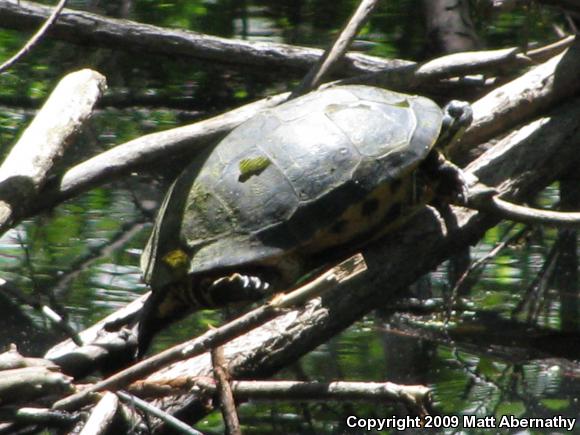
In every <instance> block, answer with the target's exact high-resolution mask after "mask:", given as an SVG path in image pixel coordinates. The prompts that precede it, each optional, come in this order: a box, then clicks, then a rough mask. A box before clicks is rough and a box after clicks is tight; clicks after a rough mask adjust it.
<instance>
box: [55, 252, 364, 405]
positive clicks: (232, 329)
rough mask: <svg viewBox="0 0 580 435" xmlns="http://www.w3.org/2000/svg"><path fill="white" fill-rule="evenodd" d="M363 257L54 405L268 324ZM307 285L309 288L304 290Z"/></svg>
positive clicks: (351, 270)
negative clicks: (283, 310) (284, 310)
mask: <svg viewBox="0 0 580 435" xmlns="http://www.w3.org/2000/svg"><path fill="white" fill-rule="evenodd" d="M363 266H364V259H363V257H362V255H361V254H357V255H355V256H353V257H351V258H349V259H348V260H345V261H343V262H342V263H340V264H339V265H337V266H335V267H334V268H332V269H331V270H329V271H328V272H326V273H325V274H323V275H322V276H321V277H319V278H317V279H316V280H315V281H313V283H316V284H310V283H308V284H306V285H305V286H303V287H300V288H298V289H296V290H294V291H292V292H290V293H288V294H287V295H282V296H277V297H275V298H274V299H273V300H272V301H271V302H270V303H267V304H265V305H262V306H261V307H259V308H256V309H254V310H252V311H250V312H248V313H247V314H244V315H243V316H241V317H239V318H237V319H235V320H233V321H231V322H230V323H227V324H226V325H223V326H221V327H219V328H216V329H213V330H210V331H208V332H206V333H205V334H203V335H201V336H200V337H197V338H194V339H192V340H189V341H186V342H185V343H181V344H179V345H177V346H174V347H172V348H170V349H167V350H165V351H163V352H161V353H158V354H156V355H154V356H152V357H150V358H148V359H146V360H143V361H140V362H138V363H137V364H135V365H133V366H131V367H129V368H127V369H125V370H122V371H121V372H119V373H116V374H114V375H112V376H110V377H109V378H107V379H104V380H102V381H100V382H98V383H96V384H95V385H93V386H91V387H89V388H87V389H85V390H83V391H82V392H79V393H76V394H73V395H71V396H69V397H66V398H64V399H62V400H59V401H58V402H56V403H55V404H54V408H55V409H68V410H70V409H75V408H77V407H79V406H82V405H84V404H85V403H86V402H87V401H89V400H91V396H92V395H93V393H95V392H97V391H102V390H105V389H108V390H117V389H119V388H123V387H124V386H126V385H128V384H129V383H131V382H133V381H135V380H136V379H139V378H140V377H143V376H146V375H148V374H150V373H153V372H154V371H156V370H159V369H160V368H162V367H165V366H167V365H169V364H171V363H174V362H176V361H180V360H183V359H186V358H191V357H193V356H196V355H200V354H202V353H204V352H207V351H208V350H209V349H211V348H213V347H216V346H219V345H222V344H224V343H226V342H228V341H230V340H232V339H233V338H235V337H238V336H239V335H242V334H244V333H246V332H248V331H250V330H252V329H254V328H256V327H257V326H259V325H262V324H264V323H266V322H267V321H269V320H272V319H273V318H275V317H276V316H278V315H279V314H280V313H281V312H282V309H285V308H290V307H293V306H296V305H299V304H302V303H304V302H306V301H307V300H309V299H311V298H313V297H316V296H319V295H320V294H322V293H323V292H325V291H326V290H328V289H329V287H330V286H331V285H329V283H337V282H344V281H346V280H348V279H350V278H353V277H355V276H356V275H358V274H359V273H361V272H362V271H364V270H366V267H363ZM304 288H306V290H304Z"/></svg>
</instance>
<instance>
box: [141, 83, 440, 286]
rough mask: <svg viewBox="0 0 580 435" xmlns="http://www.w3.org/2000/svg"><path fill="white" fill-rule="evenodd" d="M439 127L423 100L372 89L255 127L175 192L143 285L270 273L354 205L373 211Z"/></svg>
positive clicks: (292, 106) (337, 94) (147, 256)
mask: <svg viewBox="0 0 580 435" xmlns="http://www.w3.org/2000/svg"><path fill="white" fill-rule="evenodd" d="M441 121H442V112H441V109H440V108H439V107H438V106H437V105H436V104H435V103H434V102H433V101H431V100H429V99H427V98H424V97H419V96H411V95H405V94H400V93H396V92H392V91H388V90H384V89H379V88H374V87H369V86H336V87H332V88H328V89H325V90H322V91H317V92H313V93H310V94H308V95H305V96H302V97H299V98H296V99H295V100H292V101H290V102H288V103H285V104H282V105H280V106H278V107H276V108H273V109H270V110H268V111H265V112H263V113H261V114H259V115H257V116H255V117H254V118H252V119H250V120H248V121H247V122H245V123H243V124H242V125H240V126H239V127H237V128H236V129H234V130H233V131H232V132H231V133H230V134H229V135H228V136H227V137H226V138H224V139H223V140H222V141H221V142H220V143H219V144H218V145H217V146H215V147H214V148H213V149H211V150H208V151H207V152H205V153H204V154H203V155H200V156H199V157H198V158H197V159H196V160H195V161H194V162H193V163H192V164H190V166H189V167H188V168H186V170H185V171H184V172H183V173H182V174H181V175H180V176H179V178H178V179H177V180H176V181H175V183H174V184H173V185H172V187H171V189H170V191H169V192H168V194H167V197H166V198H165V201H164V203H163V205H162V207H161V210H160V212H159V216H158V218H157V222H156V224H155V228H154V231H153V234H152V236H151V239H150V241H149V244H148V246H147V248H146V249H145V252H144V254H143V258H142V265H143V269H144V274H145V279H146V281H148V282H149V283H150V284H151V285H152V286H153V287H154V288H155V287H157V288H158V287H160V286H163V285H165V284H167V283H169V282H171V281H175V280H178V279H180V278H181V277H183V276H185V275H188V274H195V273H201V272H207V271H213V270H219V269H222V268H235V267H238V266H244V265H248V264H258V265H259V264H262V263H268V264H272V263H275V261H274V262H273V261H272V259H276V258H283V257H284V256H285V255H287V254H288V253H291V252H295V251H297V250H299V249H300V248H301V247H303V246H307V245H308V243H309V241H311V240H312V239H313V237H315V235H316V234H319V233H320V230H321V229H322V228H332V227H333V225H334V227H337V228H338V226H339V225H337V223H338V224H339V223H340V222H338V220H339V219H340V217H341V216H344V215H345V213H346V211H347V209H348V208H349V206H351V205H352V204H357V203H364V204H363V211H365V210H366V211H367V212H372V211H373V210H374V208H376V207H377V204H375V203H374V202H373V201H375V202H377V201H380V197H378V199H373V201H368V200H367V201H366V202H365V199H366V198H369V196H370V195H372V194H373V193H376V192H377V189H378V188H379V187H380V186H387V187H388V186H391V185H393V184H395V183H397V182H398V180H400V179H401V178H402V177H404V176H405V175H407V174H409V173H410V172H411V171H412V170H414V169H415V168H416V167H417V165H418V163H419V162H420V161H421V160H422V159H424V158H425V157H426V156H427V154H428V153H429V151H430V149H431V148H432V147H433V145H434V143H435V142H436V139H437V137H438V135H439V130H440V128H441ZM365 207H366V209H365ZM325 246H326V245H325Z"/></svg>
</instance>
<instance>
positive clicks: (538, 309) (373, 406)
mask: <svg viewBox="0 0 580 435" xmlns="http://www.w3.org/2000/svg"><path fill="white" fill-rule="evenodd" d="M352 3H353V2H305V3H304V4H305V5H306V6H304V8H305V9H304V10H303V15H302V17H301V18H300V22H299V23H298V22H295V21H296V20H297V18H296V17H295V16H294V15H293V14H292V13H291V11H292V9H291V7H290V6H289V5H290V2H280V3H279V4H277V5H270V7H269V8H268V7H266V6H265V5H264V4H263V3H259V2H258V3H252V4H251V5H250V6H251V7H250V8H249V9H248V10H249V17H248V18H247V21H246V24H244V17H243V15H242V16H240V13H239V9H237V8H239V5H238V4H237V3H236V2H231V3H230V2H209V1H207V2H201V1H200V2H169V3H163V5H161V3H156V4H155V5H152V4H151V3H149V2H145V1H138V2H136V3H135V10H134V12H133V15H134V16H135V17H136V18H138V19H141V20H143V21H147V22H151V23H158V24H163V25H167V26H182V27H191V28H194V29H198V30H201V31H208V32H211V33H217V34H223V35H234V36H237V37H244V36H245V37H249V38H251V39H265V40H279V41H282V40H285V41H296V42H298V43H301V44H313V45H324V43H325V42H326V41H327V40H329V39H330V36H331V34H332V30H333V29H336V28H337V27H338V24H337V23H340V22H342V20H344V18H345V16H347V15H348V12H349V11H350V8H351V5H352ZM389 3H390V2H389ZM103 4H104V5H108V6H110V7H111V8H113V9H114V7H113V6H114V5H113V4H109V3H103ZM236 5H237V6H236ZM333 5H334V6H335V7H334V8H333V7H332V6H333ZM225 6H228V7H227V8H226V7H225ZM220 7H221V8H222V9H220ZM412 7H413V5H412V2H399V3H398V5H395V6H393V5H392V4H391V5H390V6H386V7H382V9H380V10H379V11H378V12H377V14H376V15H375V18H374V20H373V22H372V23H371V25H370V26H369V28H368V29H367V32H366V33H365V34H364V35H365V36H364V37H363V38H361V45H364V44H362V43H363V42H366V43H367V44H366V45H365V46H367V47H370V49H371V53H372V54H378V55H385V56H400V57H407V58H413V55H414V54H415V53H419V52H420V50H419V48H420V46H421V44H422V42H423V41H424V35H422V34H421V32H420V31H418V30H417V32H415V33H413V34H412V37H411V38H408V39H410V41H411V42H410V41H409V40H405V41H403V40H404V39H405V38H402V36H401V32H403V30H405V29H406V30H407V31H408V30H409V29H414V28H416V29H419V28H420V27H421V24H420V23H421V22H420V21H418V20H419V18H420V17H419V18H415V19H414V20H408V19H407V20H406V21H404V20H402V18H404V17H408V13H409V10H410V8H412ZM325 8H326V9H325ZM324 11H327V12H326V13H324ZM328 11H332V12H333V13H330V12H328ZM534 13H538V12H537V11H536V12H534ZM112 14H113V15H114V11H113V12H112ZM184 17H189V18H188V19H186V18H184ZM542 17H543V18H544V19H546V17H545V16H543V15H542ZM548 18H551V17H548ZM293 20H294V21H293ZM332 20H334V21H332ZM525 21H526V19H525V18H523V17H522V16H521V15H517V14H514V15H511V16H505V17H501V18H500V19H499V20H497V21H495V24H494V26H488V28H487V30H486V32H487V33H486V37H487V38H488V42H489V45H494V44H495V45H497V46H501V45H510V44H516V43H517V39H518V35H519V33H518V29H520V28H521V26H523V25H524V24H523V23H524V22H525ZM483 24H484V23H483V19H482V24H481V26H482V28H483ZM297 29H299V30H297ZM532 30H533V31H534V32H536V33H537V34H538V35H540V36H541V35H542V32H544V31H545V29H544V28H543V27H541V26H539V27H538V28H534V29H532ZM482 31H483V30H482ZM3 35H4V39H5V40H6V41H8V42H10V44H5V45H4V48H5V49H6V50H8V49H9V48H10V47H12V46H17V40H16V39H17V38H18V37H17V36H16V35H15V34H12V33H7V34H3ZM6 35H8V36H6ZM51 49H52V50H55V48H54V47H52V48H50V47H47V48H43V49H41V50H40V52H39V53H38V55H37V56H38V57H37V58H34V57H32V58H30V59H29V60H28V63H26V64H24V65H23V66H22V67H21V69H22V73H23V74H28V76H26V77H27V79H26V80H27V81H25V80H21V81H19V80H16V79H15V77H14V75H12V76H8V77H3V78H2V80H3V82H2V83H3V86H4V87H3V89H8V88H9V89H14V86H12V87H10V86H9V85H11V84H12V85H13V84H14V83H19V85H20V87H21V88H23V89H25V90H24V91H23V92H24V93H25V94H27V95H28V96H31V97H35V96H36V94H35V92H36V93H37V94H38V96H42V95H45V93H46V89H44V90H43V88H42V87H45V88H47V89H49V88H50V87H49V86H48V84H47V83H50V82H53V81H54V80H56V78H57V77H59V76H60V75H61V74H62V72H63V71H64V70H65V69H67V68H68V69H74V68H75V67H77V66H80V65H81V64H83V62H81V61H79V60H72V59H68V61H69V62H68V64H66V65H67V66H66V67H65V66H62V67H61V66H60V65H59V66H54V67H51V68H50V69H49V71H46V70H41V71H40V72H39V71H38V69H36V68H35V67H34V65H35V61H36V62H40V63H42V62H46V59H47V56H50V55H51V51H50V50H51ZM404 50H406V51H404ZM3 53H4V51H3ZM95 56H97V57H98V56H100V57H101V59H102V58H107V56H110V57H117V60H118V64H117V65H116V66H115V67H113V66H112V64H111V63H110V62H106V61H102V60H101V61H100V62H97V61H94V60H93V61H94V62H95V63H96V65H95V68H97V69H100V70H101V71H103V72H105V73H108V74H107V75H109V74H110V75H111V79H110V83H111V92H112V93H115V92H121V91H122V90H123V89H129V90H130V92H133V93H134V94H133V95H136V94H138V93H139V94H147V92H149V93H150V94H155V95H161V96H162V97H164V98H166V99H165V100H164V101H165V103H166V106H169V107H165V108H164V109H150V108H145V107H141V108H133V109H130V110H127V109H115V108H107V109H106V110H102V111H100V112H99V113H98V114H97V117H96V119H95V121H94V122H93V125H92V131H91V132H90V134H87V135H85V136H84V137H83V138H82V141H79V143H77V144H76V148H73V150H74V156H75V159H80V157H79V156H80V154H81V151H83V152H86V153H88V154H90V153H91V152H96V150H99V149H103V148H106V147H109V146H111V145H114V144H117V143H121V142H123V141H125V140H128V139H130V138H133V137H137V136H139V135H141V134H144V133H147V132H150V131H152V130H161V129H164V128H168V127H171V126H174V125H179V124H180V123H182V122H183V121H184V120H191V119H195V118H196V117H198V116H203V115H205V114H209V113H213V112H215V111H219V110H220V109H224V108H225V107H228V106H230V105H233V104H236V102H241V101H245V99H247V98H252V97H253V96H255V95H259V94H260V93H268V86H270V87H271V86H272V84H273V80H272V78H264V77H260V78H256V77H253V76H244V74H242V73H239V72H231V74H230V72H228V74H227V75H226V74H224V75H219V77H217V78H216V77H215V75H213V74H212V70H211V68H210V69H209V72H208V70H204V69H203V68H198V65H193V66H192V65H185V64H184V63H183V62H169V63H167V64H166V65H165V64H164V65H156V66H155V67H154V66H152V64H147V63H145V62H143V63H140V61H139V60H134V62H133V61H129V60H128V59H127V58H126V57H125V56H124V55H123V54H122V53H116V52H110V51H106V50H105V51H104V52H103V51H101V52H100V53H97V54H95ZM86 59H88V58H86ZM205 67H207V66H205ZM131 68H133V70H131ZM130 71H133V72H132V73H131V74H132V75H130V74H129V72H130ZM119 76H121V77H123V79H122V80H119V78H118V77H119ZM184 77H187V78H184ZM161 80H164V81H163V83H164V85H163V87H161V86H160V83H161ZM21 82H22V83H21ZM35 83H36V85H35ZM41 84H42V86H41ZM35 86H36V87H35ZM38 86H41V88H40V89H39V88H38ZM285 86H291V83H286V84H285ZM216 87H217V88H219V89H220V90H221V91H220V92H217V91H216ZM278 87H279V86H278ZM35 90H36V91H35ZM214 91H215V92H214ZM184 96H185V97H186V98H185V99H183V97H184ZM176 102H178V103H179V105H180V108H179V109H175V108H172V107H171V105H172V104H175V105H177V103H176ZM188 104H189V106H188ZM182 106H185V108H183V107H182ZM200 108H201V109H202V110H201V112H199V110H200ZM31 113H32V112H28V111H26V110H23V111H16V110H12V109H6V110H4V109H3V110H2V112H1V114H0V120H1V121H2V123H0V126H1V129H0V138H1V139H2V144H3V145H4V146H5V149H7V146H8V145H9V144H10V143H12V142H13V140H14V137H15V134H16V133H17V131H19V130H20V129H22V126H23V125H26V120H27V119H28V118H29V116H30V115H31ZM85 145H89V148H88V150H87V149H86V148H85ZM90 150H95V151H90ZM162 169H163V171H161V172H163V173H159V172H160V171H156V172H155V174H154V175H155V177H154V178H153V179H152V177H151V174H150V173H148V172H147V171H144V173H146V175H147V176H146V177H145V176H133V177H129V178H128V179H125V180H123V181H120V182H115V183H113V184H111V185H108V186H105V187H102V188H99V189H95V190H92V191H91V192H89V193H86V194H84V195H82V196H80V197H79V198H77V199H75V200H73V201H70V202H68V203H66V204H64V205H61V206H59V207H57V208H56V209H55V210H53V211H51V212H50V213H47V214H45V215H42V216H39V217H36V218H34V219H30V220H27V221H25V222H23V223H22V224H20V225H19V226H18V227H16V228H15V229H13V230H11V231H9V232H7V233H6V234H5V235H4V236H2V238H0V270H1V271H2V274H1V275H0V277H2V278H3V279H5V280H7V281H9V282H11V283H12V284H13V285H14V286H15V287H17V288H18V289H19V290H20V291H21V292H22V293H23V294H25V295H28V296H30V297H32V298H35V299H36V300H40V301H42V302H44V303H47V304H50V305H51V306H53V308H55V309H56V310H57V311H59V312H60V313H61V314H63V315H65V316H66V317H67V319H68V321H69V323H70V324H71V325H72V326H73V327H75V328H76V329H78V330H81V329H83V328H86V327H87V326H89V325H91V324H92V323H94V322H96V321H98V320H99V319H101V318H102V317H104V316H105V315H107V314H109V313H111V312H113V311H115V310H116V309H118V308H119V307H121V306H123V305H125V304H126V303H128V302H130V301H132V300H133V299H134V298H135V297H136V296H138V295H140V294H142V293H144V292H145V291H146V288H145V287H144V285H143V284H142V283H141V280H140V271H139V268H138V263H139V256H140V254H141V250H142V248H143V246H144V244H145V241H146V239H147V237H148V234H149V231H150V229H151V221H152V217H153V216H154V214H155V210H156V208H157V207H158V205H159V201H160V200H161V198H162V195H163V193H164V190H165V188H166V186H167V182H168V180H170V179H171V178H172V175H175V171H172V169H171V168H170V167H167V168H162ZM556 187H557V186H554V187H553V188H552V189H550V190H548V191H547V192H545V194H544V195H543V197H542V198H541V199H540V202H541V204H542V205H543V206H549V205H551V204H553V203H554V202H555V201H556V199H557V189H556ZM521 230H522V227H521V226H515V227H512V226H511V225H509V224H507V223H504V224H502V225H500V226H498V227H496V228H493V229H491V230H490V231H489V232H488V234H487V235H486V237H485V238H484V239H483V240H482V242H481V243H480V244H479V245H478V246H476V247H475V248H474V249H473V251H472V255H473V258H474V259H477V258H481V257H483V256H484V255H486V254H487V253H488V252H489V251H490V250H491V249H493V248H494V247H495V246H496V245H497V244H498V243H499V242H500V241H501V240H503V239H505V238H506V237H507V236H506V235H510V234H512V235H513V234H515V233H517V232H518V231H521ZM556 237H557V233H556V231H555V230H552V229H542V228H532V229H530V230H529V231H526V232H525V236H522V237H521V238H520V239H519V240H517V241H516V242H514V243H512V244H511V245H510V246H509V247H507V248H506V249H504V250H502V251H501V252H500V253H499V254H498V255H496V256H494V257H493V259H492V260H491V261H490V262H489V263H487V264H486V265H485V266H484V267H483V268H482V269H481V274H480V275H479V276H478V277H477V280H476V281H475V283H474V284H473V287H472V288H471V291H470V292H469V294H468V296H466V298H465V299H464V300H463V303H462V306H461V308H462V309H461V310H457V311H456V312H455V313H454V314H453V315H452V316H451V317H450V318H448V317H447V315H446V314H445V313H446V310H445V309H444V308H443V309H439V310H434V311H433V312H428V313H424V312H423V313H422V314H420V315H419V314H417V313H416V309H413V310H411V309H407V310H401V309H395V308H393V307H383V308H382V309H380V310H378V311H377V312H376V313H371V314H369V315H368V316H367V317H366V318H365V319H362V320H361V321H360V322H358V323H357V324H356V325H354V326H353V327H351V328H349V329H348V330H347V331H346V332H344V333H343V334H341V335H339V336H338V337H336V338H334V339H333V340H331V341H329V342H328V343H325V344H324V345H321V346H320V347H319V348H317V349H316V350H314V351H313V352H311V353H310V354H308V355H307V356H305V357H304V358H302V360H301V361H300V362H299V363H297V364H296V365H295V366H294V367H290V368H288V369H286V370H285V371H284V372H283V373H281V374H280V377H283V378H288V379H295V378H300V379H303V378H306V379H311V380H320V381H331V380H338V379H344V380H361V381H383V380H384V381H391V382H397V383H404V384H423V385H427V386H429V387H431V388H432V390H433V396H432V399H433V400H432V402H433V403H432V406H433V410H432V411H434V412H435V413H438V414H440V415H441V416H459V417H461V420H460V421H461V422H463V420H462V418H463V416H464V415H474V416H477V417H482V418H483V417H485V416H492V417H497V418H498V419H499V418H500V417H502V416H510V415H513V416H515V417H518V418H522V419H526V418H531V417H533V418H539V417H543V418H552V417H554V416H564V417H576V416H578V415H580V414H579V411H580V407H579V404H578V399H577V397H578V396H580V384H579V381H578V379H579V376H580V366H578V365H577V364H576V363H575V361H576V360H578V358H580V341H579V337H578V335H577V332H578V330H577V328H576V327H575V326H577V324H578V322H577V321H576V319H577V317H578V310H577V307H578V303H579V301H578V293H577V289H575V290H576V291H572V292H570V291H569V290H566V292H565V291H564V290H562V287H561V286H559V285H560V284H561V283H558V282H557V281H558V280H555V279H546V280H544V281H542V282H541V283H539V284H538V285H536V286H533V284H534V282H535V281H534V280H535V279H536V276H537V275H538V273H540V272H541V271H542V270H543V268H544V267H545V265H546V264H547V262H548V260H549V259H550V252H551V251H552V249H553V246H554V243H555V240H556ZM447 268H448V266H447V265H442V266H441V267H440V268H439V269H438V270H437V271H436V272H434V273H432V274H431V275H430V276H429V277H426V278H424V279H422V280H421V282H420V283H418V284H417V285H416V286H415V287H414V288H413V289H412V290H411V293H412V295H413V296H414V297H415V298H417V297H421V298H427V299H431V300H432V301H433V303H435V304H439V306H441V304H443V305H445V301H447V300H448V299H449V288H448V287H449V286H448V284H447V283H448V279H447ZM554 273H557V272H554V271H552V275H554ZM570 308H571V309H570ZM564 313H567V314H565V315H564ZM219 321H220V315H219V314H218V313H212V312H203V313H200V314H198V315H196V316H195V317H193V318H190V319H188V320H187V321H186V325H187V326H186V327H184V326H183V324H181V326H176V327H174V328H172V329H171V330H170V331H167V332H166V333H164V334H162V335H161V336H160V338H159V339H158V340H157V343H158V344H157V346H158V347H159V348H161V347H164V346H167V345H168V344H170V343H173V342H176V341H179V340H180V339H184V338H186V337H188V336H189V335H190V334H191V333H192V331H198V332H203V331H204V330H205V329H206V328H207V325H208V324H209V323H212V324H215V323H217V322H219ZM570 325H572V326H570ZM563 326H565V327H563ZM0 328H1V330H2V331H3V332H2V334H0V348H4V347H5V346H7V345H8V344H9V343H12V342H15V343H17V344H18V346H19V348H20V350H21V351H22V352H24V353H27V354H41V353H42V352H43V351H44V350H46V349H47V347H48V346H50V344H52V343H55V342H57V341H58V340H59V339H61V338H62V334H59V333H58V332H55V331H54V330H53V329H52V328H51V327H50V325H49V324H48V323H47V321H46V320H45V319H44V318H43V317H42V316H41V315H40V314H39V313H38V312H37V311H35V310H33V309H31V308H29V307H28V306H26V305H25V304H23V303H22V302H19V301H17V300H15V299H14V298H13V297H7V296H6V295H5V294H4V293H0ZM240 415H241V421H242V423H243V424H244V427H245V429H246V433H265V432H273V431H280V432H283V433H291V432H296V433H340V432H343V431H345V430H346V429H348V428H347V426H346V425H347V417H348V416H350V415H356V416H357V417H372V418H388V417H393V416H397V417H401V418H403V417H404V416H406V415H408V411H407V410H406V409H405V408H404V407H402V406H400V405H390V404H381V403H365V402H356V403H342V404H336V403H311V404H308V405H306V404H296V403H293V404H289V403H284V402H281V403H247V404H243V405H241V407H240ZM523 421H528V420H522V422H523ZM447 423H449V424H451V423H453V422H451V421H447ZM459 426H461V425H459ZM198 427H199V428H200V429H201V430H204V431H207V432H208V433H213V432H215V433H221V432H222V430H223V428H222V426H221V416H220V415H219V414H218V413H214V414H212V415H211V416H209V417H208V418H207V419H206V420H205V421H204V422H203V423H202V424H201V425H199V426H198ZM578 427H580V424H579V425H578ZM443 431H445V432H447V433H460V432H461V428H460V427H455V428H448V429H445V430H443V429H441V430H439V432H443ZM579 431H580V429H579ZM388 432H394V430H387V431H385V433H388ZM411 432H412V431H411ZM435 432H437V431H435ZM476 432H477V430H475V429H465V432H463V433H476ZM491 432H501V433H507V432H509V431H508V430H507V429H506V430H499V429H495V430H492V431H491ZM512 432H517V433H538V432H541V433H544V432H550V433H565V430H564V429H551V430H548V429H545V430H536V429H526V428H521V430H520V431H519V432H518V431H517V430H515V431H512Z"/></svg>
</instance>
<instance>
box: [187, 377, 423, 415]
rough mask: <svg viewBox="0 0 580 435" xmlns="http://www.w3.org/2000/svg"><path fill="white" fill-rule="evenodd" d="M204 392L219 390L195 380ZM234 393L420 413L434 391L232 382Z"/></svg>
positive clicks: (364, 385)
mask: <svg viewBox="0 0 580 435" xmlns="http://www.w3.org/2000/svg"><path fill="white" fill-rule="evenodd" d="M192 383H193V385H197V386H199V387H200V388H202V390H207V391H210V392H216V391H217V385H216V384H215V383H214V382H211V381H210V380H208V379H207V378H198V379H194V380H192ZM231 384H232V391H233V393H234V394H235V395H236V397H238V398H239V399H241V400H248V399H249V400H290V401H294V400H300V401H302V400H387V401H393V402H402V403H405V404H406V405H407V406H409V407H410V408H412V409H413V410H416V409H417V408H418V407H420V408H423V405H424V404H425V402H426V401H427V400H428V397H429V393H430V389H429V388H428V387H426V386H423V385H400V384H394V383H392V382H349V381H338V382H315V381H313V382H304V381H278V380H275V381H232V383H231Z"/></svg>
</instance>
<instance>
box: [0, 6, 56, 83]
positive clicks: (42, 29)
mask: <svg viewBox="0 0 580 435" xmlns="http://www.w3.org/2000/svg"><path fill="white" fill-rule="evenodd" d="M66 2H67V0H60V1H59V2H58V4H57V5H56V7H55V8H54V10H53V11H52V14H50V16H49V17H48V18H47V19H46V21H45V22H44V24H43V25H42V26H41V27H40V29H38V32H36V33H35V34H34V35H33V36H32V38H30V40H29V41H28V42H27V43H26V44H24V47H22V48H21V49H20V50H19V51H18V52H17V53H16V54H15V55H14V56H12V57H11V58H10V59H8V60H7V61H6V62H4V63H3V64H2V65H0V73H2V72H3V71H6V70H7V69H8V68H10V67H11V66H12V65H14V64H15V63H16V62H18V61H19V60H20V59H22V58H23V57H24V56H26V54H28V52H29V51H30V50H32V48H33V47H34V46H35V45H36V44H37V43H38V42H39V41H40V39H41V38H42V37H43V36H44V35H45V34H46V32H48V29H50V26H52V25H53V23H54V22H55V21H56V19H57V18H58V16H59V15H60V13H61V11H62V10H63V8H64V7H65V5H66Z"/></svg>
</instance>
